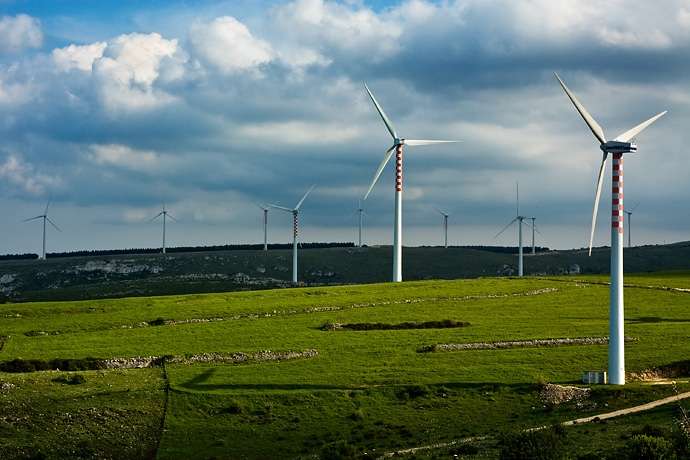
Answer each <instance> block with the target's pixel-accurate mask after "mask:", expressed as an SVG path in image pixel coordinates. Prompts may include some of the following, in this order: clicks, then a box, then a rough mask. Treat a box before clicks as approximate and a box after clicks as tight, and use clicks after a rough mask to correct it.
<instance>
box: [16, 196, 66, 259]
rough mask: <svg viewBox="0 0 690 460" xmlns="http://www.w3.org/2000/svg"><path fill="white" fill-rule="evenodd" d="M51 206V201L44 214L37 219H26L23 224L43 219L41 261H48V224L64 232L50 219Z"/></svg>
mask: <svg viewBox="0 0 690 460" xmlns="http://www.w3.org/2000/svg"><path fill="white" fill-rule="evenodd" d="M49 206H50V201H49V202H48V204H46V209H45V210H44V211H43V214H41V215H39V216H36V217H30V218H28V219H24V220H23V221H22V222H29V221H32V220H36V219H43V249H42V252H41V257H40V259H41V260H46V222H48V223H50V225H52V226H53V227H54V228H55V230H57V231H58V232H61V231H62V230H60V228H59V227H58V226H57V225H56V224H55V222H53V221H52V220H50V217H48V207H49Z"/></svg>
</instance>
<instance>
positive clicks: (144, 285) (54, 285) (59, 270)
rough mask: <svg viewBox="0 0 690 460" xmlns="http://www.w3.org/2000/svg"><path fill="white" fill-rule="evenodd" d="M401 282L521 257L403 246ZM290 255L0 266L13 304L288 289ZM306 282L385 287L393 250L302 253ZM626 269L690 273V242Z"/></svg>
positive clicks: (634, 255)
mask: <svg viewBox="0 0 690 460" xmlns="http://www.w3.org/2000/svg"><path fill="white" fill-rule="evenodd" d="M404 257H405V259H404V266H403V268H404V273H403V276H404V279H406V280H424V279H457V278H477V277H482V276H502V275H507V276H510V275H515V274H516V272H517V256H516V255H512V254H505V253H499V252H492V251H487V250H477V249H468V248H448V249H444V248H441V247H410V248H405V249H404ZM291 260H292V253H291V251H290V250H285V249H275V250H270V251H268V252H263V251H257V250H236V251H217V252H199V253H176V254H167V255H165V256H163V255H160V254H153V255H151V254H148V255H119V256H93V257H69V258H54V259H51V258H49V259H48V260H47V261H39V260H14V261H0V294H2V295H4V296H5V297H6V298H7V299H9V300H12V301H27V300H70V299H90V298H104V297H126V296H145V295H162V294H184V293H201V292H225V291H237V290H253V289H264V288H271V287H287V286H289V285H290V283H289V280H290V278H291V270H292V265H291ZM608 267H609V250H608V248H596V249H595V250H594V252H593V254H592V256H591V257H588V256H587V252H586V251H585V250H571V251H550V252H542V253H537V255H535V256H532V255H531V254H527V255H526V256H525V273H526V274H528V275H530V274H531V275H535V274H540V275H561V274H598V273H607V272H608ZM299 268H300V276H299V278H300V280H301V281H303V282H304V283H305V284H306V285H311V286H318V285H333V284H352V283H372V282H384V281H388V280H389V279H390V272H391V248H390V247H365V248H326V249H303V250H301V251H300V258H299ZM625 268H626V271H627V272H646V271H659V270H677V269H688V268H690V242H683V243H676V244H670V245H659V246H642V247H634V248H631V249H625Z"/></svg>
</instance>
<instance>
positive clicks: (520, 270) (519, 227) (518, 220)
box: [494, 184, 531, 276]
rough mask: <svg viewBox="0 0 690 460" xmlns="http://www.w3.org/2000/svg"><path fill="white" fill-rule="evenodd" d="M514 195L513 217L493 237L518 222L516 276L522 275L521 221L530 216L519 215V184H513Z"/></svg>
mask: <svg viewBox="0 0 690 460" xmlns="http://www.w3.org/2000/svg"><path fill="white" fill-rule="evenodd" d="M515 196H516V198H517V205H516V208H515V218H514V219H513V220H511V221H510V222H508V225H506V226H505V227H503V229H502V230H501V231H500V232H498V233H497V234H496V236H494V239H496V238H498V237H499V236H501V234H502V233H503V232H505V231H506V230H508V228H509V227H510V226H511V225H513V224H514V223H515V222H517V223H518V276H522V275H523V262H522V256H523V250H522V221H523V220H525V219H531V217H527V216H522V215H520V185H519V184H515Z"/></svg>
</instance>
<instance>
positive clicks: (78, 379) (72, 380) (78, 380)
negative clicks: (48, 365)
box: [53, 374, 86, 385]
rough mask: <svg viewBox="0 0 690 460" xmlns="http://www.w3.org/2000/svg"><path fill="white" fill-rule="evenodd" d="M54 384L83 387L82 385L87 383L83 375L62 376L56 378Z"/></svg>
mask: <svg viewBox="0 0 690 460" xmlns="http://www.w3.org/2000/svg"><path fill="white" fill-rule="evenodd" d="M53 382H58V383H64V384H66V385H81V384H82V383H86V378H85V377H84V376H83V375H81V374H74V375H67V376H65V375H61V376H60V377H55V378H54V379H53Z"/></svg>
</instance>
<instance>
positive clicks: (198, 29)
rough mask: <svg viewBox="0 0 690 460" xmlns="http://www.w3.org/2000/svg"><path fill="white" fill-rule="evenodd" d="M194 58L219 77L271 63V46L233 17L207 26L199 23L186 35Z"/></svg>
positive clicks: (220, 18)
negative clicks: (193, 52)
mask: <svg viewBox="0 0 690 460" xmlns="http://www.w3.org/2000/svg"><path fill="white" fill-rule="evenodd" d="M189 37H190V41H191V44H192V46H193V47H194V50H195V51H196V55H197V56H198V57H199V59H201V60H202V61H203V62H204V63H205V64H208V65H211V66H213V67H214V68H215V69H217V70H219V71H220V72H221V73H223V74H226V75H230V74H234V73H237V72H245V71H249V70H256V69H257V68H258V67H260V66H261V65H264V64H267V63H269V62H271V61H272V60H273V59H274V57H275V52H274V51H273V49H272V48H271V45H270V44H269V43H268V42H266V41H264V40H261V39H258V38H256V37H254V36H253V35H252V33H251V32H250V31H249V29H248V28H247V26H245V25H244V24H242V23H241V22H239V21H238V20H237V19H235V18H233V17H232V16H222V17H218V18H216V19H214V20H213V21H211V22H210V23H201V22H198V23H196V24H194V25H193V26H192V28H191V30H190V32H189Z"/></svg>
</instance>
